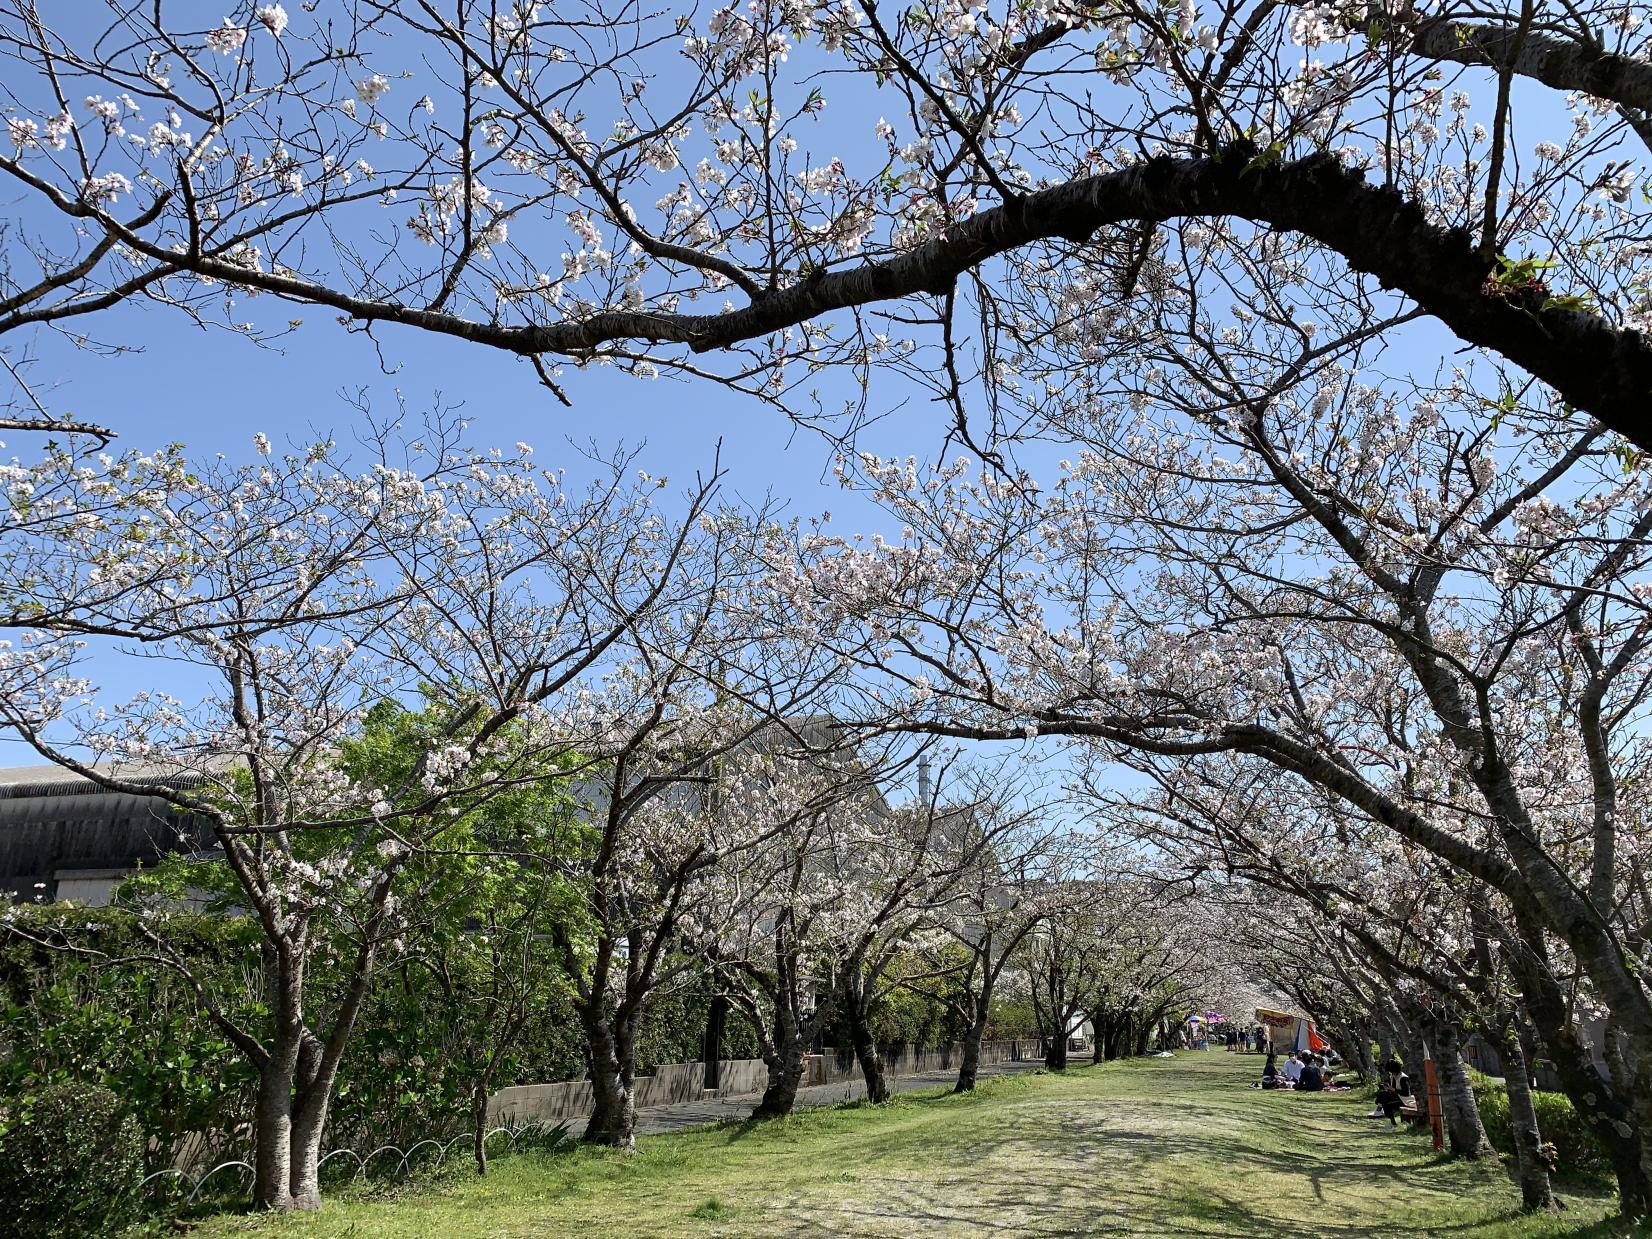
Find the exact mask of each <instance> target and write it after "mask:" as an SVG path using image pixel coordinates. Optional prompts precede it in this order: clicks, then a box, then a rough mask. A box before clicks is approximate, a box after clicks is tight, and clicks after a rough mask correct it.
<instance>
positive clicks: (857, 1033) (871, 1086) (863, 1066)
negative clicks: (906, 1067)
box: [849, 1003, 889, 1105]
mask: <svg viewBox="0 0 1652 1239" xmlns="http://www.w3.org/2000/svg"><path fill="white" fill-rule="evenodd" d="M856 1008H857V1009H856V1010H854V1011H852V1012H851V1014H850V1016H849V1040H850V1043H851V1044H852V1045H853V1046H854V1048H855V1061H856V1062H858V1063H859V1064H860V1074H861V1076H862V1077H863V1078H864V1079H865V1080H866V1098H867V1100H868V1101H871V1102H874V1103H875V1104H877V1105H882V1104H883V1103H884V1102H886V1101H888V1100H889V1081H888V1080H887V1079H886V1078H885V1077H884V1071H883V1059H882V1057H881V1056H880V1055H879V1054H878V1042H877V1039H876V1038H875V1037H873V1035H872V1024H871V1021H870V1020H869V1019H868V1018H867V1014H866V1012H865V1010H864V1009H861V1008H860V1004H858V1003H857V1004H856Z"/></svg>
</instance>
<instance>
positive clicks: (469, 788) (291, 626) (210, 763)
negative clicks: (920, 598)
mask: <svg viewBox="0 0 1652 1239" xmlns="http://www.w3.org/2000/svg"><path fill="white" fill-rule="evenodd" d="M460 433H461V427H460V426H459V424H457V423H454V422H452V421H451V420H442V419H438V420H437V421H436V422H434V423H433V424H432V425H431V427H430V433H429V434H428V435H427V437H426V439H425V440H423V441H416V442H408V441H407V440H405V439H404V438H402V437H401V436H399V435H398V434H396V433H395V432H394V431H392V430H387V429H384V430H377V431H374V432H373V433H371V434H369V435H368V437H367V438H366V439H365V440H364V444H365V446H364V447H363V448H361V449H360V450H359V451H357V452H355V453H354V454H351V453H346V452H345V451H343V450H342V449H340V448H339V447H338V446H337V445H335V444H334V443H332V442H330V441H325V440H324V441H320V442H314V443H310V444H299V445H296V446H294V447H293V448H292V449H291V450H278V449H276V448H275V446H274V445H273V444H271V443H270V442H269V441H268V440H266V439H265V438H264V437H263V436H262V435H260V436H258V438H257V447H258V452H259V454H258V456H257V457H256V458H255V459H254V462H253V463H251V464H248V465H235V464H231V463H228V462H225V461H222V460H220V461H216V462H208V463H205V464H202V465H191V464H190V463H189V462H188V461H187V459H186V458H185V457H183V456H182V455H181V454H180V453H177V452H173V451H167V452H161V453H157V454H154V455H144V454H141V453H137V452H132V453H128V454H126V455H123V456H121V457H118V458H116V457H108V456H105V457H102V458H99V459H96V460H88V459H80V458H76V457H74V456H72V455H70V454H69V453H67V452H66V451H61V450H60V451H55V452H49V453H47V454H46V455H45V456H44V457H43V458H42V459H41V460H40V461H39V462H37V463H35V464H30V465H25V464H22V463H17V462H14V463H12V464H9V465H7V466H6V467H5V469H4V470H3V475H0V482H3V486H4V490H3V494H4V496H5V506H4V508H3V509H0V557H3V566H0V577H3V578H4V580H5V581H6V582H7V585H6V586H5V588H4V592H3V594H0V610H3V611H4V624H5V627H6V628H7V630H8V634H9V635H8V638H7V639H6V640H4V641H0V725H3V726H4V728H5V730H6V732H8V733H9V734H10V735H11V736H13V737H14V738H18V739H21V740H23V741H25V742H27V743H28V744H29V745H31V746H32V747H33V748H34V749H35V750H36V751H38V752H39V753H40V754H41V755H42V756H43V757H44V758H46V759H48V760H50V761H52V762H55V763H57V764H59V765H61V766H63V767H64V768H66V769H68V770H72V771H74V772H76V773H79V774H81V775H83V776H85V777H86V778H89V779H91V780H92V781H94V782H96V783H98V784H100V785H101V786H103V787H106V788H109V789H112V790H117V791H122V792H127V793H130V794H134V795H143V796H150V797H156V798H159V799H161V800H163V801H165V802H166V803H167V804H168V805H169V806H171V807H172V808H173V809H175V810H177V811H179V812H182V813H188V814H191V815H194V816H195V817H197V818H198V819H200V820H203V821H205V822H206V823H207V824H208V825H209V826H210V828H211V832H212V834H213V836H214V837H215V840H216V843H217V847H218V849H219V853H220V855H221V864H222V865H224V866H227V868H228V870H229V871H230V873H231V874H232V875H233V879H234V887H233V900H234V902H235V903H236V904H237V905H238V906H239V907H240V908H242V909H243V910H244V911H245V912H246V913H247V914H248V915H249V916H250V917H252V918H253V919H254V920H255V921H256V923H257V925H258V927H259V929H260V931H261V933H262V939H263V960H264V971H265V973H266V978H265V990H266V1002H265V1005H266V1006H267V1009H268V1014H267V1017H264V1018H261V1019H259V1020H257V1021H255V1022H251V1023H249V1022H245V1021H242V1020H239V1019H237V1018H234V1017H233V1016H232V1014H231V1005H230V1004H229V1003H227V1002H225V1001H221V998H220V996H219V995H217V994H215V993H214V992H212V991H211V990H210V989H209V988H208V987H207V986H206V985H205V984H204V983H200V982H199V981H198V979H197V980H196V983H197V989H198V994H199V998H200V1000H201V1002H202V1004H203V1005H204V1007H205V1009H206V1010H207V1011H208V1012H210V1013H211V1014H212V1016H213V1017H214V1018H215V1019H216V1020H217V1022H218V1023H219V1024H220V1026H221V1027H222V1028H223V1031H224V1034H225V1036H226V1037H227V1038H228V1039H229V1040H230V1041H231V1042H232V1043H233V1044H234V1045H235V1046H236V1047H237V1048H238V1049H239V1050H240V1051H241V1052H242V1053H243V1054H245V1055H246V1057H247V1058H248V1060H249V1061H250V1062H251V1064H252V1065H253V1066H254V1068H255V1069H256V1071H257V1074H258V1081H259V1082H258V1094H257V1103H256V1121H255V1128H256V1130H255V1133H254V1135H255V1144H256V1155H255V1159H254V1160H255V1183H254V1196H255V1199H256V1201H257V1203H258V1204H259V1205H261V1206H263V1207H266V1208H273V1209H291V1208H312V1207H314V1206H315V1205H316V1204H317V1203H318V1202H319V1197H320V1187H319V1183H318V1180H317V1166H318V1158H319V1155H320V1149H321V1142H322V1139H323V1134H324V1130H325V1126H326V1120H327V1111H328V1105H329V1102H330V1100H331V1096H332V1091H333V1086H334V1083H335V1081H336V1079H337V1075H338V1070H339V1066H340V1062H341V1060H342V1058H343V1056H344V1052H345V1050H346V1048H347V1046H348V1045H349V1042H350V1039H351V1036H352V1032H353V1030H354V1027H355V1022H356V1019H357V1015H358V1013H359V1011H360V1008H361V1003H362V1000H363V997H364V995H365V993H366V991H367V988H368V986H369V985H370V983H371V981H372V978H373V977H374V975H375V973H376V971H377V970H378V968H379V967H380V966H381V964H382V962H383V961H384V960H385V959H387V958H389V959H394V958H395V957H396V956H397V955H398V953H399V952H400V951H401V950H402V935H403V932H404V930H403V927H404V924H405V921H406V917H405V915H404V912H403V910H402V906H401V905H402V903H403V901H405V900H414V901H417V900H418V899H419V897H420V895H421V892H422V890H423V887H422V886H421V880H422V879H421V878H420V876H419V875H420V874H421V873H426V872H433V871H439V865H434V866H433V865H432V863H431V862H432V858H434V857H437V856H439V855H441V854H442V853H443V851H444V849H464V848H465V846H466V835H465V833H464V827H465V826H466V824H467V823H468V821H469V820H470V815H471V812H472V810H476V809H480V808H482V807H484V806H485V805H486V804H487V802H488V801H489V799H490V798H491V797H493V796H495V795H497V794H500V793H502V792H504V791H509V790H510V789H513V788H519V787H522V786H524V785H526V784H532V783H535V782H537V781H540V780H543V779H546V778H566V777H568V776H569V774H570V773H571V772H577V770H578V769H579V768H580V767H581V763H585V762H593V761H599V760H601V759H602V755H603V754H604V745H605V743H606V742H607V739H608V737H609V736H611V734H612V732H613V730H614V728H615V727H616V726H623V724H624V717H625V716H624V715H623V714H620V715H619V718H618V722H617V723H616V711H615V710H614V709H613V707H614V705H615V702H614V701H613V694H612V693H611V692H607V691H605V690H604V689H603V687H602V684H601V680H600V677H601V676H602V675H603V673H604V672H606V671H608V670H609V669H610V668H612V667H613V666H614V665H615V663H616V662H623V658H622V655H623V654H625V653H626V652H627V651H629V652H630V654H631V656H632V657H640V656H641V654H640V653H639V651H641V650H645V649H646V648H648V643H649V641H650V640H654V639H657V637H658V636H659V634H660V633H662V632H666V633H670V634H673V636H672V640H671V642H670V644H671V646H672V648H673V649H676V650H681V649H682V647H681V646H680V645H679V643H677V641H676V640H675V634H676V632H677V627H676V624H677V619H678V617H679V616H680V615H682V614H684V613H685V612H686V613H691V614H692V613H694V611H695V609H696V608H697V607H701V606H703V605H704V599H705V597H706V596H707V595H708V594H714V593H716V592H717V590H718V588H719V586H720V584H721V581H722V578H723V575H724V573H726V572H727V571H728V570H729V568H728V565H727V563H726V560H727V553H728V543H729V541H730V538H729V534H728V528H729V527H727V526H725V525H720V524H719V523H718V522H716V521H713V520H711V519H709V516H708V517H707V519H706V521H705V523H704V525H703V526H702V524H701V523H700V520H699V518H700V517H701V516H702V515H705V514H706V512H707V508H708V505H709V504H710V501H711V498H712V496H713V494H714V492H715V488H716V478H715V476H713V477H712V478H710V479H707V480H704V481H702V482H701V483H700V484H699V485H698V486H696V487H695V488H694V489H693V490H691V492H690V494H689V498H688V502H687V509H688V515H687V519H686V520H685V521H683V522H680V523H679V522H673V521H669V520H667V519H666V518H665V517H663V516H662V515H661V514H660V512H659V511H658V510H657V509H656V507H655V498H654V497H655V496H656V495H657V494H658V491H659V483H658V480H656V479H652V478H649V477H647V476H646V475H644V476H643V477H642V478H640V479H634V478H630V477H629V476H628V475H629V473H630V469H631V466H630V463H629V462H628V461H627V460H625V459H623V458H622V459H619V460H616V461H613V462H610V464H609V465H607V466H606V467H605V468H604V470H603V474H604V476H602V477H601V478H600V479H599V481H598V482H597V484H595V485H594V486H592V487H591V488H590V489H589V490H588V491H585V492H583V493H582V492H581V491H579V490H577V489H575V488H574V487H572V486H571V485H570V484H569V483H568V481H567V478H566V475H565V474H564V473H563V472H562V471H560V470H558V469H556V468H555V467H553V466H550V465H547V464H543V463H535V462H534V461H532V460H531V458H530V455H529V453H530V451H531V449H529V448H528V447H527V446H526V445H519V446H518V448H517V450H516V452H514V453H512V454H508V455H507V454H503V453H497V452H487V453H477V452H473V451H470V450H468V449H466V448H465V447H464V446H463V443H462V440H461V439H460V437H459V435H460ZM94 656H95V658H96V663H95V665H92V664H90V662H89V660H91V659H93V658H94ZM123 664H124V670H125V672H126V673H127V674H131V673H133V672H136V673H137V674H139V675H141V676H142V678H143V680H144V681H146V682H154V681H155V679H156V673H157V671H162V672H164V679H163V680H162V682H164V683H165V684H167V686H168V687H167V689H165V690H162V689H159V688H152V689H145V690H143V691H140V692H138V693H136V694H135V695H133V696H132V697H130V698H129V699H127V700H125V701H118V700H115V699H114V697H113V695H112V694H109V693H105V692H103V691H101V690H100V689H99V688H98V687H97V685H96V684H95V683H94V682H93V680H92V679H91V678H90V675H89V672H91V671H94V670H95V671H96V672H97V674H98V675H100V676H114V675H118V674H121V673H122V670H123ZM404 702H417V703H418V704H419V706H420V712H419V714H418V716H417V721H416V723H415V724H414V725H412V726H408V727H405V728H402V729H401V730H400V731H399V732H398V737H397V744H396V760H394V761H390V762H388V763H387V762H386V761H384V760H382V759H379V758H375V757H373V756H372V755H371V754H372V752H373V751H374V750H373V745H372V744H371V739H372V734H371V728H372V723H373V719H374V717H375V714H374V712H375V711H382V710H383V709H385V708H387V707H393V708H401V706H400V704H399V703H404ZM593 755H594V756H593ZM478 846H481V845H478ZM166 920H167V912H166V910H165V908H164V907H157V908H152V909H151V911H150V913H149V922H148V923H149V925H150V927H151V928H150V932H149V934H148V938H149V942H150V945H151V947H152V950H153V955H154V961H155V962H159V963H163V964H171V965H172V966H174V967H176V968H178V969H179V970H180V971H182V972H183V973H184V974H185V976H186V977H190V978H193V977H194V974H193V973H192V972H191V971H190V970H189V968H188V964H187V961H186V960H185V959H184V958H183V957H182V956H181V955H180V954H179V953H178V952H176V951H173V950H172V949H171V948H170V946H169V944H168V940H167V934H166V928H165V925H166ZM28 924H29V925H32V924H33V922H29V923H28ZM12 929H13V931H14V932H32V931H31V930H29V929H28V926H27V925H25V924H24V922H22V921H15V922H14V924H13V926H12ZM40 932H43V933H49V930H41V931H40ZM64 945H65V946H66V947H69V948H71V949H72V948H73V944H72V943H65V944H64ZM322 957H327V958H329V959H336V960H337V962H338V965H339V966H338V968H337V969H336V971H337V972H338V973H339V975H341V976H342V978H343V981H342V982H341V988H340V989H339V991H338V992H336V993H328V994H320V993H317V992H316V989H315V987H314V985H313V984H312V972H313V967H314V965H315V964H316V961H317V960H318V959H320V958H322Z"/></svg>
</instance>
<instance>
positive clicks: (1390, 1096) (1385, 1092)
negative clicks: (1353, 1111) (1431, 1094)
mask: <svg viewBox="0 0 1652 1239" xmlns="http://www.w3.org/2000/svg"><path fill="white" fill-rule="evenodd" d="M1404 1105H1405V1098H1403V1097H1401V1096H1400V1090H1399V1078H1398V1076H1397V1075H1396V1074H1395V1073H1394V1072H1388V1071H1385V1072H1383V1076H1382V1082H1381V1083H1380V1084H1378V1085H1377V1108H1376V1109H1375V1110H1373V1111H1371V1113H1370V1114H1368V1115H1366V1117H1367V1118H1373V1119H1380V1118H1387V1120H1388V1125H1389V1126H1390V1127H1398V1126H1399V1125H1400V1108H1401V1107H1402V1106H1404Z"/></svg>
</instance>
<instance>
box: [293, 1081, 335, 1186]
mask: <svg viewBox="0 0 1652 1239" xmlns="http://www.w3.org/2000/svg"><path fill="white" fill-rule="evenodd" d="M326 1127H327V1099H326V1098H325V1097H319V1098H318V1097H315V1096H314V1095H313V1094H312V1095H311V1096H310V1097H309V1098H308V1099H306V1100H305V1101H303V1102H301V1103H300V1104H299V1106H298V1107H297V1109H296V1112H295V1113H294V1114H293V1124H292V1133H293V1138H292V1154H291V1157H290V1170H289V1184H290V1187H289V1194H290V1198H291V1201H292V1206H291V1207H292V1208H294V1209H319V1208H320V1207H321V1138H322V1136H323V1134H324V1133H325V1131H326Z"/></svg>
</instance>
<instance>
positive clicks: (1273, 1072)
mask: <svg viewBox="0 0 1652 1239" xmlns="http://www.w3.org/2000/svg"><path fill="white" fill-rule="evenodd" d="M1262 1087H1263V1088H1284V1087H1285V1084H1284V1081H1282V1080H1281V1079H1280V1077H1279V1066H1278V1064H1277V1062H1276V1061H1275V1059H1274V1056H1273V1055H1272V1054H1269V1055H1268V1061H1267V1062H1265V1063H1263V1064H1262Z"/></svg>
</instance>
